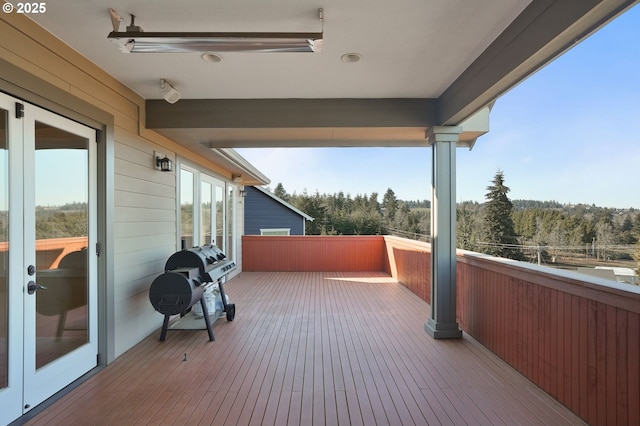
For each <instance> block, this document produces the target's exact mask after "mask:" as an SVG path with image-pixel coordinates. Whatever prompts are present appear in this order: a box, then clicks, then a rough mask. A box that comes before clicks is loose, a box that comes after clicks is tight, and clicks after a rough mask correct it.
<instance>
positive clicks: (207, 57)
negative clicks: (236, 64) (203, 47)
mask: <svg viewBox="0 0 640 426" xmlns="http://www.w3.org/2000/svg"><path fill="white" fill-rule="evenodd" d="M200 57H201V58H202V60H203V61H205V62H214V63H217V62H222V56H220V55H217V54H215V53H203V54H202V55H200Z"/></svg>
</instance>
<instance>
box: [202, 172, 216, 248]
mask: <svg viewBox="0 0 640 426" xmlns="http://www.w3.org/2000/svg"><path fill="white" fill-rule="evenodd" d="M200 185H201V186H200V189H201V194H200V221H201V222H202V225H201V227H200V233H201V234H200V235H201V236H200V244H201V245H202V244H211V205H212V198H213V193H212V192H211V184H210V183H208V182H202V183H201V184H200Z"/></svg>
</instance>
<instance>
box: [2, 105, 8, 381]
mask: <svg viewBox="0 0 640 426" xmlns="http://www.w3.org/2000/svg"><path fill="white" fill-rule="evenodd" d="M7 131H8V129H7V111H5V110H3V109H0V389H1V388H6V387H7V377H8V371H9V370H8V367H9V365H8V362H7V360H8V357H7V353H8V351H9V342H8V339H7V337H8V335H9V330H8V327H9V297H8V292H7V282H8V279H9V151H8V149H7V148H8V146H7Z"/></svg>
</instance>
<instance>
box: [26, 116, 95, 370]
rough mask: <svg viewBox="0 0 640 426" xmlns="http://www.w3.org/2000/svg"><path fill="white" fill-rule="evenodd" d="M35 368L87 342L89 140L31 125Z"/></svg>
mask: <svg viewBox="0 0 640 426" xmlns="http://www.w3.org/2000/svg"><path fill="white" fill-rule="evenodd" d="M35 133H36V137H35V148H36V151H35V182H34V183H35V210H36V212H35V216H36V224H35V225H36V230H35V231H36V232H35V235H36V275H35V279H36V283H37V284H38V285H39V286H41V287H40V288H39V289H38V290H37V291H36V368H41V367H43V366H44V365H46V364H48V363H50V362H52V361H54V360H55V359H57V358H59V357H61V356H63V355H65V354H67V353H69V352H71V351H72V350H74V349H76V348H78V347H80V346H82V345H83V344H85V343H87V342H88V309H87V300H88V290H87V289H88V285H89V281H88V273H87V272H88V271H87V269H88V268H87V265H88V258H87V245H88V235H89V229H88V228H89V222H88V218H89V208H88V205H89V181H88V179H89V153H88V140H87V139H86V138H84V137H80V136H77V135H74V134H71V133H69V132H66V131H64V130H61V129H58V128H55V127H52V126H49V125H47V124H44V123H39V122H36V129H35Z"/></svg>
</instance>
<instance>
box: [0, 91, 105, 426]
mask: <svg viewBox="0 0 640 426" xmlns="http://www.w3.org/2000/svg"><path fill="white" fill-rule="evenodd" d="M95 145H96V132H95V130H93V129H91V128H89V127H86V126H84V125H81V124H78V123H76V122H74V121H71V120H68V119H66V118H64V117H61V116H59V115H56V114H53V113H51V112H49V111H46V110H44V109H42V108H38V107H36V106H34V105H30V104H27V103H24V102H21V101H19V100H17V99H14V98H11V97H9V96H6V95H4V94H0V424H1V423H6V422H10V421H12V420H14V419H16V418H17V417H19V416H20V415H22V414H24V413H26V412H27V411H29V410H31V409H32V408H33V407H35V406H36V405H38V404H39V403H41V402H42V401H44V400H45V399H47V398H49V397H50V396H52V395H53V394H54V393H56V392H58V391H59V390H61V389H62V388H64V387H65V386H66V385H68V384H69V383H71V382H72V381H74V380H75V379H77V378H78V377H80V376H82V375H83V374H84V373H86V372H87V371H89V370H91V369H92V368H94V367H95V366H96V365H97V352H98V350H97V343H98V342H97V271H96V269H97V262H96V146H95Z"/></svg>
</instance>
